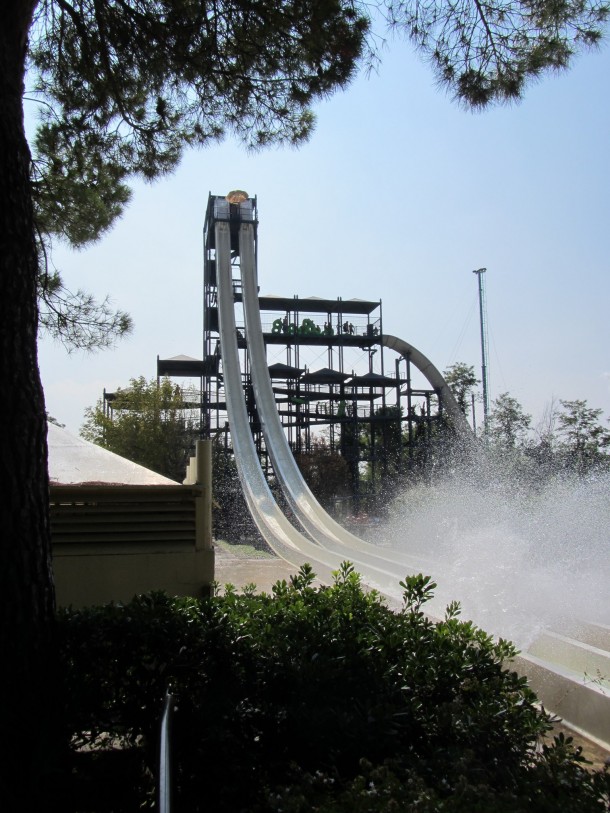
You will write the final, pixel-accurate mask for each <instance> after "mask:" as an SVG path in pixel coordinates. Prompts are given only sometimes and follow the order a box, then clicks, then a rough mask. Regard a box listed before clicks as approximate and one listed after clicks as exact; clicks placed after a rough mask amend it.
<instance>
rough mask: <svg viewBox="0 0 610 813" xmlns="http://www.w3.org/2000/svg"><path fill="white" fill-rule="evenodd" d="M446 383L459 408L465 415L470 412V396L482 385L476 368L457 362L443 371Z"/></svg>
mask: <svg viewBox="0 0 610 813" xmlns="http://www.w3.org/2000/svg"><path fill="white" fill-rule="evenodd" d="M443 376H444V378H445V381H446V382H447V384H448V385H449V387H450V389H451V392H452V393H453V394H454V396H455V400H456V401H457V402H458V406H459V408H460V409H461V410H462V412H463V413H464V415H468V413H469V411H470V396H471V394H472V392H473V390H474V388H475V387H476V386H477V385H478V384H480V381H479V379H478V378H477V377H476V375H475V372H474V367H473V366H472V365H471V364H464V363H463V362H460V361H458V362H456V363H455V364H452V365H451V366H450V367H447V369H446V370H444V371H443Z"/></svg>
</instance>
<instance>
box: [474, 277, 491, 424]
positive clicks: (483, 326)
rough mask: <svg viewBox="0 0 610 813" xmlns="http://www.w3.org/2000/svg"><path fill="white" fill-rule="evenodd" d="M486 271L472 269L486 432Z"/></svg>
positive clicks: (487, 416) (487, 410) (487, 406)
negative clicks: (475, 279)
mask: <svg viewBox="0 0 610 813" xmlns="http://www.w3.org/2000/svg"><path fill="white" fill-rule="evenodd" d="M486 271H487V269H486V268H477V269H476V270H475V271H473V272H472V273H473V274H476V275H477V277H478V282H479V321H480V324H481V378H482V383H483V428H484V432H485V433H486V432H487V425H488V420H489V389H488V386H487V367H488V361H487V346H488V341H487V316H486V303H485V285H484V283H483V274H484V273H485V272H486Z"/></svg>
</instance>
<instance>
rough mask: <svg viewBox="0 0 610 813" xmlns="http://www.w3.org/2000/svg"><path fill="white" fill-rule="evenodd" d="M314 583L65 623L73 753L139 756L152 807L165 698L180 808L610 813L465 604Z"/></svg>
mask: <svg viewBox="0 0 610 813" xmlns="http://www.w3.org/2000/svg"><path fill="white" fill-rule="evenodd" d="M313 579H314V575H313V573H312V571H311V569H310V568H308V567H307V566H306V567H304V568H302V569H301V571H300V572H299V574H298V575H296V576H294V577H292V579H291V580H290V582H289V583H286V582H278V583H277V584H276V585H275V586H274V588H273V593H272V595H267V594H261V595H256V594H255V593H254V590H253V589H252V590H247V591H245V592H244V594H243V595H237V594H236V592H235V591H234V590H233V589H231V588H228V589H226V590H225V594H224V595H223V596H217V597H214V598H211V599H205V600H195V599H180V598H169V597H168V596H166V595H164V594H160V593H155V594H151V595H146V596H140V597H138V598H135V599H134V600H133V601H132V602H131V603H129V604H128V605H126V606H124V607H121V606H116V605H109V606H106V607H101V608H90V609H86V610H67V611H63V612H62V613H61V615H60V625H59V627H60V635H61V651H62V658H63V663H64V665H65V686H66V693H65V697H66V700H65V706H66V712H65V718H66V721H67V724H68V730H69V734H70V736H71V737H73V742H74V743H75V744H82V743H84V742H87V743H89V745H90V746H91V745H93V752H95V748H96V747H97V746H99V743H100V742H103V741H104V739H105V738H106V742H107V738H109V737H110V738H114V740H115V741H118V742H120V743H121V744H122V746H123V748H124V749H125V750H129V751H133V750H134V749H136V750H137V752H138V753H139V754H140V757H141V766H140V768H141V769H140V773H139V779H138V782H139V783H140V784H139V785H138V787H139V788H141V790H140V791H139V793H140V798H139V803H140V804H142V805H147V804H151V803H152V802H151V799H152V790H151V788H152V787H153V784H154V773H155V770H156V769H155V753H156V739H157V729H158V720H159V715H160V712H161V708H162V704H163V696H164V693H165V690H166V687H168V686H170V687H171V688H172V691H173V692H174V693H175V695H176V696H177V698H178V712H177V716H176V721H175V728H174V734H175V738H174V742H175V748H176V755H177V768H176V777H175V779H176V787H177V809H178V810H185V811H193V812H194V811H199V810H214V811H215V813H224V811H227V813H228V811H231V813H236V812H237V811H241V810H249V811H277V813H279V811H285V813H286V812H289V811H294V813H301V811H302V812H303V813H305V811H312V810H319V811H329V813H330V811H337V812H339V811H345V813H347V811H355V813H365V811H367V813H368V811H371V813H372V812H373V811H375V812H377V811H382V810H383V811H390V810H410V809H413V810H418V811H424V813H428V811H430V812H431V811H437V810H438V811H451V813H454V811H456V812H457V811H479V810H480V811H483V810H485V811H500V813H504V811H506V813H508V812H509V811H510V813H516V812H517V811H524V812H525V811H528V813H529V811H540V813H543V812H544V813H546V811H551V810H557V809H559V808H561V809H562V811H572V810H573V811H574V813H576V811H577V810H578V813H588V811H601V810H604V809H607V804H608V796H609V794H610V781H609V777H608V775H607V774H594V775H591V774H588V773H587V772H586V770H585V768H584V767H583V765H582V764H581V762H582V760H581V758H580V756H579V753H578V752H577V751H575V750H574V749H573V748H572V747H571V744H570V742H569V741H566V740H563V739H558V740H557V741H556V742H555V743H554V744H552V745H551V746H544V747H540V743H541V738H542V737H543V735H545V734H546V733H547V732H548V730H549V729H550V721H549V717H548V715H546V714H545V713H544V711H541V710H540V709H539V708H538V707H537V705H536V698H535V695H534V694H533V693H532V691H531V690H530V689H529V688H528V686H527V683H526V681H525V679H524V678H521V677H519V676H518V675H517V674H516V673H515V672H514V671H511V670H510V669H509V668H507V667H506V665H505V664H506V662H507V661H508V660H509V659H510V658H511V657H512V656H513V655H514V654H515V651H514V648H513V647H512V645H511V644H510V643H508V642H506V641H502V640H500V641H497V642H496V641H494V640H493V639H492V638H491V637H490V636H489V635H487V634H486V633H484V632H483V631H482V630H480V629H478V628H476V627H475V626H473V625H472V624H471V623H470V622H464V621H461V620H460V619H459V617H458V615H459V607H458V606H457V605H455V604H453V605H451V606H450V607H449V608H448V609H447V613H446V617H445V619H444V620H443V621H441V622H440V623H433V622H431V621H429V620H428V619H427V618H426V616H425V614H424V612H423V610H422V606H423V605H424V603H425V601H426V600H427V599H428V598H429V597H430V595H431V593H432V590H433V589H434V587H435V585H434V584H433V583H432V582H430V580H429V579H428V578H424V577H423V576H421V575H420V576H414V577H408V578H407V579H406V580H405V582H402V583H401V586H402V587H403V589H404V597H405V603H404V607H403V610H402V611H401V612H398V613H396V612H393V611H391V610H390V609H388V608H387V607H386V606H385V605H384V603H383V601H382V600H381V598H380V597H379V596H378V595H377V594H376V593H374V592H373V593H370V592H365V591H363V590H362V588H361V585H360V578H359V576H358V575H357V574H356V573H355V572H354V570H353V568H352V567H351V565H349V563H346V564H344V565H343V566H342V568H341V570H340V571H338V572H337V573H336V574H335V582H334V584H333V585H332V586H330V587H323V588H315V587H313V586H312V584H313ZM604 794H605V797H604ZM119 796H120V794H119ZM130 804H132V802H131V801H129V802H126V803H125V806H124V807H121V806H120V805H121V802H120V799H119V800H117V798H115V799H114V803H113V806H112V807H111V808H108V809H112V810H115V811H118V810H123V809H125V810H132V809H134V808H133V807H130ZM91 809H92V810H93V809H95V808H91Z"/></svg>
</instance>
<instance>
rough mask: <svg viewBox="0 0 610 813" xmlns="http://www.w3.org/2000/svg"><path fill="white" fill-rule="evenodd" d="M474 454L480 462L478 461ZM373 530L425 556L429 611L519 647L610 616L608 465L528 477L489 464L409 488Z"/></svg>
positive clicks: (603, 621) (605, 621)
mask: <svg viewBox="0 0 610 813" xmlns="http://www.w3.org/2000/svg"><path fill="white" fill-rule="evenodd" d="M479 463H480V461H479ZM379 536H380V537H381V538H383V539H385V540H387V541H389V542H390V543H391V544H392V545H393V546H395V547H397V548H400V549H402V550H404V551H408V552H409V553H412V554H413V555H414V556H415V557H421V559H422V567H423V568H424V570H425V572H426V573H427V574H428V575H431V576H432V577H433V578H434V580H435V581H436V582H437V584H438V588H437V590H436V596H435V599H434V601H433V603H432V605H431V607H430V609H431V611H432V612H434V613H435V614H437V615H441V614H442V613H443V611H444V607H445V606H446V604H447V603H448V602H449V601H451V600H453V599H456V600H458V601H459V602H460V603H461V606H462V618H464V619H471V620H472V621H474V622H475V623H476V624H478V625H479V626H481V627H482V628H483V629H485V630H487V631H488V632H491V633H493V634H494V635H497V636H502V637H504V638H510V639H511V640H513V641H514V642H515V643H516V644H517V645H518V646H519V647H522V648H525V647H527V646H528V645H529V643H530V642H531V641H532V640H533V639H534V638H535V637H536V635H537V634H538V632H539V631H540V630H541V629H545V628H554V629H555V630H556V631H559V632H561V630H562V626H563V625H565V624H566V623H573V622H574V621H577V620H585V621H590V622H595V623H598V624H604V625H610V474H608V473H603V474H596V475H591V476H589V477H588V478H577V477H576V476H569V475H562V476H555V477H554V478H552V479H549V480H548V481H546V482H542V483H538V484H536V485H534V486H532V485H531V484H530V485H529V486H524V485H523V483H519V481H518V480H515V479H511V477H509V476H508V475H506V474H502V473H499V472H498V471H497V469H495V468H494V467H492V466H491V465H489V466H486V467H485V470H484V471H482V470H481V468H480V465H479V467H478V468H476V469H473V468H470V469H468V468H464V467H459V468H458V469H457V470H454V471H453V472H452V473H451V474H450V475H449V476H447V477H445V478H444V479H442V480H440V481H438V482H436V483H434V484H433V485H418V486H415V487H413V488H411V489H409V490H408V491H407V492H406V493H405V494H404V495H403V496H402V497H400V498H399V499H398V500H397V501H396V502H395V503H394V505H393V509H392V513H391V516H390V519H389V521H388V523H387V524H386V525H385V527H384V528H383V529H382V530H381V533H380V534H379Z"/></svg>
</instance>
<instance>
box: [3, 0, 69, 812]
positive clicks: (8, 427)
mask: <svg viewBox="0 0 610 813" xmlns="http://www.w3.org/2000/svg"><path fill="white" fill-rule="evenodd" d="M36 2H37V0H3V3H2V24H1V25H0V109H1V110H2V115H1V116H0V209H1V212H2V214H0V381H1V382H2V396H1V397H0V522H1V525H0V608H1V609H0V636H1V638H0V644H1V652H2V667H1V668H0V674H1V678H0V732H1V736H2V742H3V745H4V748H3V749H2V750H3V754H4V756H3V757H2V760H1V761H0V777H1V784H0V805H2V808H3V810H5V811H7V813H9V811H11V812H12V811H17V810H20V811H21V810H26V809H28V808H29V804H28V800H29V801H32V798H31V797H32V794H33V793H35V792H36V789H37V788H39V787H40V785H41V770H44V768H45V765H48V764H50V762H51V761H52V760H51V756H52V753H50V752H49V748H50V747H51V743H52V742H53V738H54V736H55V735H57V734H59V732H58V730H57V728H56V726H55V723H54V721H53V716H54V714H53V709H55V708H57V705H58V699H57V698H56V697H55V698H54V697H53V696H51V692H52V691H53V686H54V680H53V679H52V676H53V675H54V674H55V669H54V667H53V659H52V632H53V615H54V590H53V580H52V572H51V561H50V554H51V550H50V532H49V516H48V513H49V509H48V503H49V501H48V473H47V448H46V419H45V411H44V396H43V392H42V386H41V382H40V374H39V371H38V358H37V347H36V339H37V305H36V267H37V263H36V246H35V242H34V229H33V218H32V204H31V194H30V182H29V162H30V155H29V149H28V145H27V141H26V138H25V132H24V126H23V102H22V96H23V81H24V66H25V57H26V49H27V41H28V31H29V28H30V25H31V21H32V14H33V11H34V8H35V6H36Z"/></svg>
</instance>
